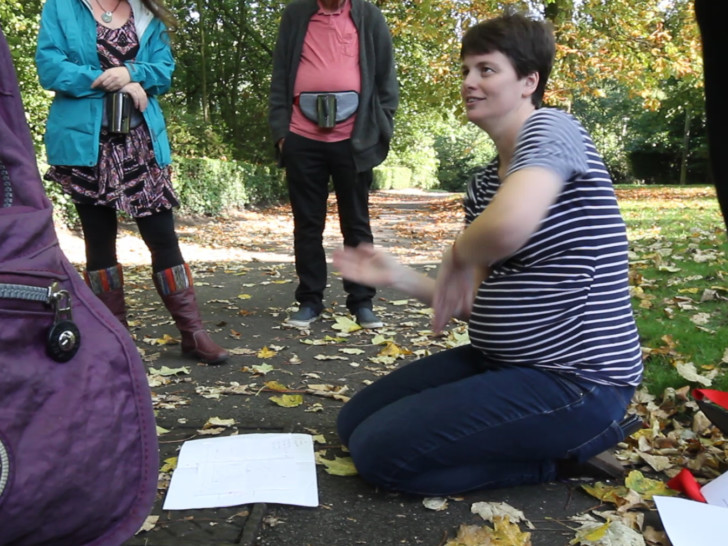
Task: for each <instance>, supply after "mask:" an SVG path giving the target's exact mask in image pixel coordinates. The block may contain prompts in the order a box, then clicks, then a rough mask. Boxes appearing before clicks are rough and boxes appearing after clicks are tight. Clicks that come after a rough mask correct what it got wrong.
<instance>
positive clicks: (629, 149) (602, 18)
mask: <svg viewBox="0 0 728 546" xmlns="http://www.w3.org/2000/svg"><path fill="white" fill-rule="evenodd" d="M42 3H43V0H0V24H1V25H2V28H3V29H4V31H5V34H6V35H7V37H8V40H9V42H10V44H11V48H12V54H13V58H14V60H15V63H16V68H17V71H18V75H19V78H20V81H21V86H22V91H23V95H24V101H25V105H26V109H27V111H28V119H29V122H30V125H31V129H32V131H33V133H34V136H35V139H36V144H40V139H41V135H42V131H43V126H44V119H45V115H46V111H47V110H46V109H47V105H48V102H49V98H50V95H49V94H48V93H46V92H44V91H43V90H41V89H40V88H39V86H38V83H37V76H36V74H35V67H34V62H33V57H34V51H35V37H36V33H37V28H38V20H39V14H40V9H41V7H42ZM168 3H169V5H170V7H171V8H172V9H173V11H174V13H175V14H176V15H177V17H178V19H179V22H180V24H179V28H178V30H177V32H176V33H175V35H174V37H173V40H174V41H173V44H174V51H175V55H176V59H177V69H176V71H175V76H174V83H173V89H172V91H171V92H170V93H168V94H167V95H166V96H165V97H163V105H164V108H165V112H166V113H167V117H168V120H169V122H170V134H171V135H172V140H173V149H174V151H175V152H176V153H177V154H180V155H183V156H185V157H194V156H198V157H212V158H219V159H236V160H242V161H246V162H250V163H253V164H268V165H270V164H272V159H273V154H272V150H273V146H272V142H270V137H269V131H268V126H267V101H268V91H269V86H270V73H271V69H272V51H273V48H274V44H275V41H276V37H277V30H278V22H279V20H280V16H281V13H282V11H283V9H284V7H285V4H286V2H284V1H282V0H256V1H254V2H253V1H249V2H241V1H239V0H168ZM374 3H375V4H377V5H378V6H379V8H380V9H381V10H382V12H383V14H384V16H385V18H386V19H387V22H388V24H389V27H390V29H391V32H392V36H393V41H394V47H395V55H396V62H397V67H398V76H399V80H400V88H401V106H400V110H399V111H398V113H397V117H396V129H395V138H394V140H393V142H392V147H393V150H392V156H391V158H390V159H389V160H388V163H392V164H393V163H395V162H396V163H397V164H400V165H404V166H407V167H409V168H410V169H411V170H412V171H413V172H415V171H417V172H418V173H419V174H416V175H415V177H414V178H415V179H421V182H420V183H421V184H422V185H432V180H429V181H426V180H425V179H427V178H428V177H430V178H432V177H435V178H436V177H437V176H438V172H440V173H441V174H442V173H448V174H447V177H448V182H447V185H452V184H453V181H452V177H453V176H455V174H454V173H455V172H459V171H462V172H463V173H465V172H467V171H468V170H469V167H468V168H465V167H463V168H462V169H459V170H458V169H455V170H453V164H455V163H457V162H458V161H462V163H463V165H470V164H471V162H472V161H476V160H477V161H482V155H483V154H482V153H481V152H482V149H483V148H482V146H481V144H478V146H479V147H480V148H481V149H479V150H473V149H472V148H471V147H469V146H466V145H457V146H455V145H453V143H455V142H459V143H462V142H464V141H463V138H464V135H466V134H467V132H466V133H463V132H462V131H463V130H462V127H463V125H464V124H465V118H464V116H463V109H462V104H461V100H460V98H459V95H460V59H459V53H460V46H459V43H460V38H461V36H462V34H463V32H464V31H465V30H466V29H467V28H468V27H469V26H470V25H472V24H473V23H474V22H476V21H478V20H481V19H483V18H486V17H490V16H494V15H498V14H500V13H502V12H503V11H504V9H511V10H513V9H517V10H519V11H524V12H528V13H531V14H533V15H534V16H537V17H543V18H546V19H548V20H550V21H551V22H552V23H553V25H554V29H555V31H556V34H557V43H558V51H557V59H556V63H555V67H554V71H553V74H552V78H551V81H550V83H549V86H548V89H547V93H546V97H545V100H546V103H547V104H549V105H555V106H559V107H563V108H566V109H568V110H571V111H573V112H574V113H575V114H576V115H577V116H578V117H580V118H584V119H585V121H586V124H587V125H588V128H589V129H590V130H591V131H593V132H594V133H595V139H596V140H597V141H598V142H597V144H598V145H602V144H603V145H605V146H608V147H609V150H608V153H607V154H606V155H608V157H611V158H613V159H614V161H615V167H614V169H613V170H614V171H615V172H616V171H619V172H620V173H622V174H621V175H620V178H625V179H629V177H630V173H629V171H630V168H631V167H630V161H631V159H630V158H631V157H632V155H633V154H634V153H637V152H644V151H649V150H652V151H654V150H655V148H660V150H661V151H662V152H664V153H668V154H672V157H673V158H674V157H676V156H677V155H680V153H681V151H680V149H679V148H680V146H682V145H683V144H685V143H686V142H687V143H688V145H689V146H690V151H689V152H690V153H689V154H688V159H691V160H694V161H698V160H700V158H701V157H703V156H704V153H703V149H704V127H703V124H704V120H703V112H704V107H703V96H702V61H701V57H700V44H699V34H698V29H697V25H696V23H695V18H694V14H693V8H692V2H691V1H690V0H664V1H661V2H656V1H655V0H579V1H577V0H540V1H538V0H521V1H515V2H499V1H495V0H374ZM688 130H689V138H688V139H686V138H685V136H686V134H688ZM657 135H662V137H660V138H658V136H657ZM701 139H702V140H701ZM477 140H478V139H476V138H475V137H474V142H476V141H477ZM656 140H657V141H659V142H657V143H656V142H655V141H656ZM39 151H40V146H39ZM471 152H472V153H471ZM476 152H477V153H476ZM452 153H463V154H466V155H465V156H463V157H459V158H458V157H454V158H453V157H447V154H452ZM468 154H470V155H468ZM631 154H632V155H631ZM443 161H447V162H448V165H445V166H443V165H442V162H443ZM678 163H679V161H678ZM695 172H699V169H698V170H697V171H695ZM622 175H623V176H622ZM435 181H436V180H435Z"/></svg>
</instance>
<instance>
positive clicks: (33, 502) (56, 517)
mask: <svg viewBox="0 0 728 546" xmlns="http://www.w3.org/2000/svg"><path fill="white" fill-rule="evenodd" d="M157 472H158V451H157V436H156V427H155V422H154V413H153V410H152V402H151V395H150V391H149V386H148V384H147V379H146V374H145V370H144V365H143V363H142V361H141V358H140V357H139V353H138V351H137V349H136V347H135V345H134V342H133V340H132V339H131V337H130V336H129V334H128V332H127V331H126V330H125V329H124V327H123V326H122V325H121V324H120V323H119V322H118V321H117V320H116V319H115V318H114V316H113V315H112V314H111V312H110V311H109V310H108V309H107V308H106V307H105V306H104V305H103V304H102V303H101V301H100V300H98V299H97V298H96V296H94V294H93V293H92V292H91V290H90V289H89V288H88V287H87V286H86V285H85V284H84V282H83V280H82V279H81V276H80V275H79V274H78V272H77V271H76V270H75V269H74V268H73V266H72V265H71V264H70V263H69V262H68V260H67V258H66V257H65V255H64V254H63V252H62V251H61V249H60V248H59V246H58V239H57V238H56V233H55V230H54V227H53V219H52V210H51V204H50V201H49V200H48V198H47V197H46V195H45V193H44V191H43V185H42V183H41V179H40V176H39V173H38V167H37V164H36V160H35V153H34V150H33V144H32V141H31V137H30V131H29V129H28V126H27V123H26V120H25V114H24V111H23V105H22V102H21V99H20V92H19V90H18V83H17V78H16V75H15V69H14V68H13V65H12V61H11V58H10V51H9V49H8V45H7V42H6V40H5V36H4V35H3V33H2V30H0V545H3V546H5V545H13V546H21V545H38V544H52V545H53V546H62V545H69V546H71V545H72V546H81V545H98V546H100V545H104V546H111V545H118V544H121V543H123V542H124V541H126V540H127V539H128V538H130V537H131V536H133V535H134V533H135V532H136V531H138V530H139V528H140V527H141V525H142V524H143V523H144V520H145V518H146V516H147V515H148V514H149V511H150V510H151V508H152V505H153V503H154V497H155V494H156V489H157Z"/></svg>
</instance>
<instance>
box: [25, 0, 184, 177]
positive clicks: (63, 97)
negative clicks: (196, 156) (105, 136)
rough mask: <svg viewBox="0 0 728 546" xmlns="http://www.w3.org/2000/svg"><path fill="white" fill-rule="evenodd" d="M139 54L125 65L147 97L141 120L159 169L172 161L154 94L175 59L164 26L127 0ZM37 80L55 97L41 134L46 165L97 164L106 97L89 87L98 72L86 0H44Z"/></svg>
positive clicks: (136, 0)
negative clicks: (150, 140)
mask: <svg viewBox="0 0 728 546" xmlns="http://www.w3.org/2000/svg"><path fill="white" fill-rule="evenodd" d="M129 4H130V5H131V7H132V9H133V10H134V20H135V26H136V28H137V35H138V36H139V42H140V43H139V52H138V54H137V57H136V59H135V60H134V61H133V62H129V63H126V65H125V66H126V67H127V69H128V70H129V74H131V79H132V81H135V82H138V83H139V84H140V85H141V86H142V87H143V88H144V90H145V91H146V92H147V95H148V97H149V103H148V106H147V108H146V110H144V120H145V121H146V123H147V126H148V127H149V133H150V134H151V137H152V144H153V145H154V154H155V157H156V160H157V163H158V164H159V165H160V166H165V165H168V164H169V163H170V162H171V153H170V147H169V138H168V136H167V126H166V123H165V120H164V115H163V114H162V109H161V108H160V106H159V102H158V101H157V99H156V96H157V95H160V94H161V93H164V92H165V91H167V90H168V89H169V87H170V85H171V83H172V73H173V72H174V66H175V63H174V58H173V57H172V50H171V48H170V44H169V37H168V36H167V34H166V27H165V26H164V23H162V21H161V20H159V19H158V18H155V17H153V15H152V13H151V12H150V11H149V10H147V9H146V8H145V7H144V5H143V4H142V3H141V1H140V0H130V1H129ZM35 61H36V66H37V68H38V77H39V79H40V83H41V85H42V86H43V87H44V88H45V89H49V90H51V91H54V92H55V96H54V98H53V102H52V104H51V108H50V112H49V114H48V121H47V124H46V132H45V145H46V154H47V156H48V163H49V164H50V165H74V166H86V167H91V166H94V165H96V164H97V163H98V155H99V135H100V134H101V117H102V114H103V99H104V96H105V94H106V93H105V92H104V91H102V90H100V89H92V88H91V83H92V82H93V81H94V80H95V79H96V78H97V77H98V76H99V75H100V74H101V73H102V72H103V71H102V70H101V66H100V64H99V58H98V55H97V53H96V21H95V20H94V18H93V14H92V12H91V9H90V7H89V4H88V3H87V2H86V1H85V0H47V1H46V3H45V5H44V6H43V12H42V15H41V21H40V32H39V34H38V45H37V48H36V55H35Z"/></svg>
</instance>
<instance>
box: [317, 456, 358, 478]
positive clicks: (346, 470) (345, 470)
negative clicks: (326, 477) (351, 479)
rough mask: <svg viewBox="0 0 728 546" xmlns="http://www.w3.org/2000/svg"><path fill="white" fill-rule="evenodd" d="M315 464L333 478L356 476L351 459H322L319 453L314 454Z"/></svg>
mask: <svg viewBox="0 0 728 546" xmlns="http://www.w3.org/2000/svg"><path fill="white" fill-rule="evenodd" d="M316 462H317V463H318V464H320V465H323V466H324V468H325V470H326V472H327V473H328V474H331V475H333V476H356V475H357V474H358V472H357V471H356V467H355V466H354V461H353V460H352V459H351V457H334V459H333V460H331V459H324V458H323V457H322V456H321V455H320V453H319V452H317V453H316Z"/></svg>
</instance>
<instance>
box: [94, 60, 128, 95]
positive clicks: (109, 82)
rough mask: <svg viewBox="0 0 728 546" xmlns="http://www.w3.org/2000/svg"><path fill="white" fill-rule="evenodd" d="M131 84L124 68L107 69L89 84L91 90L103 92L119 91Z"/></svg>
mask: <svg viewBox="0 0 728 546" xmlns="http://www.w3.org/2000/svg"><path fill="white" fill-rule="evenodd" d="M129 82H131V75H130V74H129V71H128V70H127V69H126V67H125V66H115V67H113V68H108V69H106V70H104V72H103V73H102V74H101V75H100V76H99V77H98V78H96V79H95V80H94V81H93V83H92V84H91V88H92V89H97V88H98V89H103V90H104V91H119V90H121V88H122V87H124V86H125V85H126V84H128V83H129Z"/></svg>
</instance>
